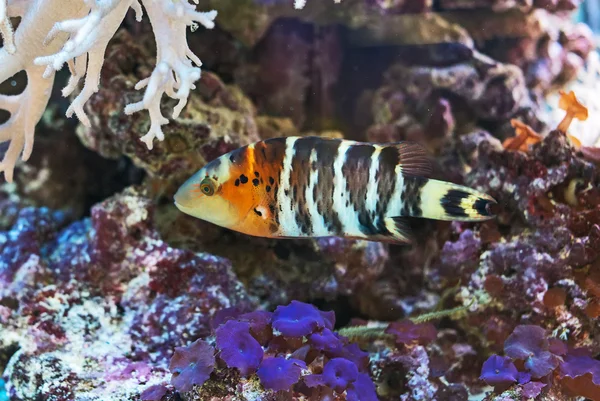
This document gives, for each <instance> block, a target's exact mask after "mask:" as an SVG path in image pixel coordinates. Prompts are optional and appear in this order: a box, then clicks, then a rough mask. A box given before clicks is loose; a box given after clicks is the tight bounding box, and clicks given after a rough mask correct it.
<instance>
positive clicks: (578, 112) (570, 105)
mask: <svg viewBox="0 0 600 401" xmlns="http://www.w3.org/2000/svg"><path fill="white" fill-rule="evenodd" d="M559 93H560V100H559V101H558V107H560V108H561V109H563V110H564V111H566V112H567V114H566V115H565V117H564V118H563V119H562V121H561V122H560V123H559V124H558V127H556V129H557V130H559V131H560V132H562V133H564V134H566V133H567V131H568V129H569V126H570V125H571V122H572V121H573V119H574V118H576V119H577V120H579V121H585V120H587V118H588V109H587V107H585V106H584V105H582V104H581V103H579V100H577V98H576V97H575V93H574V92H573V91H570V92H569V93H566V92H563V91H559ZM570 138H572V137H570ZM577 142H579V141H577Z"/></svg>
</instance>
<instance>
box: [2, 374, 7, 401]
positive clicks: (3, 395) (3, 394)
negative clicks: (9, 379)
mask: <svg viewBox="0 0 600 401" xmlns="http://www.w3.org/2000/svg"><path fill="white" fill-rule="evenodd" d="M0 401H8V395H7V394H6V389H5V388H4V380H2V379H0Z"/></svg>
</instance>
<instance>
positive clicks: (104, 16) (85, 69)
mask: <svg viewBox="0 0 600 401" xmlns="http://www.w3.org/2000/svg"><path fill="white" fill-rule="evenodd" d="M132 3H135V4H136V5H135V6H134V9H136V12H137V14H138V15H137V16H138V19H139V18H141V14H140V12H141V10H140V6H139V4H138V3H137V0H109V1H105V2H91V11H90V13H89V14H88V15H86V16H85V17H83V18H78V19H71V20H66V21H61V22H57V23H56V24H54V26H53V27H52V29H51V30H50V32H49V33H48V36H47V37H46V40H45V42H46V43H48V42H50V41H52V40H53V39H54V38H55V37H56V35H58V34H59V33H61V32H67V33H70V34H71V37H70V39H69V40H68V41H67V42H66V43H65V44H64V46H63V47H62V49H61V50H60V51H59V52H58V53H56V54H53V55H50V56H45V57H38V58H36V59H35V60H34V63H35V64H36V65H45V66H46V70H45V71H44V78H47V77H48V76H49V75H50V74H52V73H54V72H55V71H58V70H60V69H61V68H62V67H63V65H64V64H65V63H67V64H69V69H70V71H71V78H70V79H69V82H68V84H67V86H66V87H65V88H64V89H63V96H68V95H69V94H70V93H72V92H73V90H74V89H75V88H76V87H77V84H78V83H79V80H80V79H81V78H82V77H83V76H84V75H85V81H84V86H83V89H82V91H81V92H80V93H79V95H78V96H77V97H76V98H75V99H74V100H73V103H72V104H71V106H69V108H68V109H67V117H71V116H72V115H73V114H75V115H76V116H77V118H79V120H80V121H81V123H82V124H84V125H85V126H87V127H89V126H90V121H89V119H88V117H87V115H86V114H85V112H84V111H83V106H84V105H85V103H86V102H87V101H88V100H89V99H90V97H91V96H92V95H93V94H94V93H96V92H97V91H98V86H99V84H100V71H101V69H102V65H103V64H104V53H105V51H106V46H107V45H108V42H109V40H110V39H111V38H112V37H113V35H114V34H115V32H116V30H117V29H118V28H119V26H120V25H121V22H122V21H123V18H125V14H126V13H127V10H129V7H130V6H132ZM86 60H87V65H86Z"/></svg>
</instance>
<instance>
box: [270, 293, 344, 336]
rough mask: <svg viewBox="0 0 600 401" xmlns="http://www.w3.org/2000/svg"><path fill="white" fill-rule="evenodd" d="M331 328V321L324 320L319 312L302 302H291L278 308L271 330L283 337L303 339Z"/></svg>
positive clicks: (274, 314)
mask: <svg viewBox="0 0 600 401" xmlns="http://www.w3.org/2000/svg"><path fill="white" fill-rule="evenodd" d="M331 326H333V325H332V324H331V320H329V319H328V318H324V316H323V314H322V312H321V311H319V310H318V309H317V308H316V307H314V306H313V305H310V304H306V303H304V302H298V301H292V302H290V304H289V305H287V306H278V307H277V309H275V313H273V328H274V329H276V330H279V331H280V332H281V334H283V335H284V336H289V337H303V336H306V335H308V334H310V333H312V332H313V331H315V330H317V329H323V328H325V327H329V328H333V327H331Z"/></svg>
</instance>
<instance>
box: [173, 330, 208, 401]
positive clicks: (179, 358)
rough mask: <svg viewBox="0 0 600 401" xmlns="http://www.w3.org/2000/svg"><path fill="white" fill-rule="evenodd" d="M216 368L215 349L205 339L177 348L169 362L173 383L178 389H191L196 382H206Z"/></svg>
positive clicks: (182, 390)
mask: <svg viewBox="0 0 600 401" xmlns="http://www.w3.org/2000/svg"><path fill="white" fill-rule="evenodd" d="M214 368H215V355H214V349H213V348H212V347H211V346H210V345H209V344H208V343H206V342H205V341H202V340H196V341H194V342H193V343H191V344H190V345H189V346H187V347H177V348H175V354H174V355H173V358H171V362H170V363H169V370H170V371H171V373H172V374H173V377H172V378H171V383H172V384H173V386H174V387H175V388H176V389H177V391H180V392H186V391H190V390H191V389H192V387H193V386H194V384H195V385H198V386H201V385H202V384H204V382H205V381H206V380H208V378H209V377H210V374H211V373H212V371H213V370H214Z"/></svg>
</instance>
